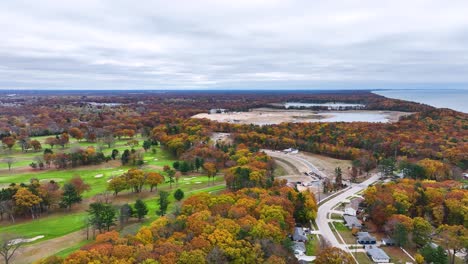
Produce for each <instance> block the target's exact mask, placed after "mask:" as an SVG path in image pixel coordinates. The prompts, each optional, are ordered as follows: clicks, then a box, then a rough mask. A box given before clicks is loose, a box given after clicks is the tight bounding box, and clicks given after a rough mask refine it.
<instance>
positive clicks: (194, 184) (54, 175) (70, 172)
mask: <svg viewBox="0 0 468 264" xmlns="http://www.w3.org/2000/svg"><path fill="white" fill-rule="evenodd" d="M45 138H46V137H41V138H40V140H44V139H45ZM125 142H126V140H120V141H117V143H116V146H115V148H117V149H119V150H120V151H123V150H124V149H128V148H129V147H128V146H125V144H124V143H125ZM73 144H76V143H73ZM73 144H70V145H73ZM78 144H79V145H80V146H81V147H85V146H87V145H92V143H88V142H79V143H78ZM139 148H141V147H139ZM155 148H156V153H153V152H152V151H151V150H149V151H148V152H145V153H144V161H145V164H144V166H142V169H143V170H145V171H155V170H156V171H160V169H161V168H162V166H164V165H170V166H171V165H172V163H173V162H174V161H175V159H174V158H172V157H171V155H170V154H169V153H168V152H167V151H165V150H163V149H161V148H160V147H155ZM67 149H68V148H65V149H64V150H65V151H66V150H67ZM112 149H113V148H110V149H106V150H105V152H106V151H108V152H109V153H110V151H112ZM57 150H60V151H61V148H54V151H57ZM17 151H18V153H15V154H16V155H18V158H20V157H22V158H25V157H29V158H31V161H32V158H33V157H34V156H36V155H40V154H41V153H40V152H37V153H32V152H29V153H21V152H20V150H17ZM1 158H2V156H1V155H0V159H1ZM24 162H25V163H26V162H27V165H25V166H28V165H29V163H30V161H24ZM18 163H19V162H18ZM129 168H131V167H129V166H121V165H120V162H119V161H113V162H109V163H102V164H101V165H99V166H83V167H77V168H72V169H66V170H56V169H47V170H34V171H33V170H32V169H31V170H30V171H29V172H26V173H15V174H13V173H12V174H9V173H3V175H0V188H2V187H7V186H8V185H9V184H10V183H17V184H19V183H28V182H29V181H30V179H31V178H37V179H39V180H42V181H49V180H55V181H57V182H59V183H60V184H63V183H64V182H66V181H67V180H69V179H71V178H72V177H73V176H74V175H79V176H80V177H82V178H83V180H84V181H85V182H86V183H88V184H89V185H90V186H91V190H90V191H87V192H85V193H84V194H83V197H84V198H90V197H93V196H95V195H96V194H99V193H102V192H104V191H105V190H106V188H107V181H108V180H109V179H110V178H111V177H113V176H118V175H121V174H123V173H124V172H126V171H127V170H128V169H129ZM0 170H1V167H0ZM210 181H211V180H209V179H208V177H206V176H203V175H195V176H193V175H188V176H182V177H181V178H180V179H179V182H178V184H175V183H174V184H173V186H172V189H171V188H170V186H169V184H168V183H163V184H161V185H159V186H158V190H166V191H169V192H171V196H170V200H171V207H170V208H169V209H171V208H172V206H174V204H175V203H174V201H173V197H172V192H174V191H175V190H176V189H177V188H181V189H182V190H183V191H184V192H185V196H186V197H188V196H190V195H192V194H194V193H197V192H217V191H220V190H223V189H224V188H225V186H224V185H220V184H221V183H224V179H223V176H222V175H218V176H217V177H216V178H215V181H214V184H215V186H213V185H212V183H211V182H210ZM145 188H146V187H145ZM123 195H126V197H124V198H123V199H124V201H125V199H130V200H129V202H130V203H133V202H134V201H133V198H134V199H136V195H134V194H132V193H130V191H125V192H122V193H119V197H117V198H122V197H121V196H123ZM157 197H158V195H157V193H154V195H152V196H151V197H148V198H146V199H145V201H146V202H147V204H148V207H149V210H150V212H149V214H148V219H147V221H145V222H144V223H145V224H146V223H147V224H149V223H150V222H151V221H152V220H154V219H156V218H157V215H156V210H157V209H158V208H157V207H158V206H157ZM121 202H122V199H120V203H121ZM85 217H86V212H73V213H67V212H64V211H61V210H58V211H57V212H53V213H51V214H50V215H43V216H42V217H41V218H39V219H38V220H34V221H26V222H22V223H18V224H8V225H3V226H0V233H1V232H12V233H15V234H17V235H20V236H23V237H25V238H31V237H35V236H38V235H44V236H45V237H44V238H43V239H40V240H36V241H35V242H39V241H41V240H46V239H51V238H55V237H59V236H63V235H66V234H69V233H71V232H74V231H77V230H80V229H82V228H83V227H84V226H85V221H84V220H85ZM77 247H79V246H78V245H77ZM70 251H73V250H72V249H70ZM65 253H66V252H65ZM65 253H64V254H65Z"/></svg>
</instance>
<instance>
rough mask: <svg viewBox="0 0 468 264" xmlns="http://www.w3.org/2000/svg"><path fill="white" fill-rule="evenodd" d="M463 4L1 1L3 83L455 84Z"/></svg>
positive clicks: (466, 80)
mask: <svg viewBox="0 0 468 264" xmlns="http://www.w3.org/2000/svg"><path fill="white" fill-rule="evenodd" d="M143 2H151V3H143ZM467 10H468V2H467V1H465V0H462V1H458V0H453V1H449V2H447V1H442V0H440V1H431V0H425V1H423V0H414V1H403V0H393V1H373V0H367V1H351V0H344V1H333V0H327V1H319V0H317V1H280V0H236V1H219V0H218V1H216V0H212V1H205V0H196V1H194V0H186V1H182V0H174V1H122V0H109V1H107V0H106V1H94V0H93V1H91V0H81V1H48V0H41V1H34V0H30V1H21V0H15V1H1V2H0V28H1V34H2V37H1V38H2V40H1V41H0V88H3V89H9V88H10V89H14V88H29V89H36V88H42V89H44V88H53V89H55V88H64V89H186V88H190V89H196V88H327V87H332V88H369V87H377V88H378V87H401V86H405V85H424V84H427V85H432V86H440V87H446V86H453V85H461V86H463V85H465V84H468V74H467V73H468V16H467V15H466V12H467Z"/></svg>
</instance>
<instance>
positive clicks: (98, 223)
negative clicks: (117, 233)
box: [87, 202, 116, 233]
mask: <svg viewBox="0 0 468 264" xmlns="http://www.w3.org/2000/svg"><path fill="white" fill-rule="evenodd" d="M87 212H88V213H89V219H90V223H91V224H92V225H94V226H95V227H96V228H97V229H98V230H99V232H101V233H102V231H103V230H107V231H109V230H110V227H111V226H113V225H115V219H116V211H115V209H114V207H112V205H110V204H105V203H99V202H97V203H92V204H90V205H89V209H88V211H87Z"/></svg>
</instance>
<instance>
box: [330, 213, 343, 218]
mask: <svg viewBox="0 0 468 264" xmlns="http://www.w3.org/2000/svg"><path fill="white" fill-rule="evenodd" d="M330 218H331V219H335V220H342V219H343V216H342V215H340V214H336V213H332V214H331V216H330Z"/></svg>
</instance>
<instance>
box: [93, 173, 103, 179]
mask: <svg viewBox="0 0 468 264" xmlns="http://www.w3.org/2000/svg"><path fill="white" fill-rule="evenodd" d="M102 177H104V174H98V175H96V176H94V178H102Z"/></svg>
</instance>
